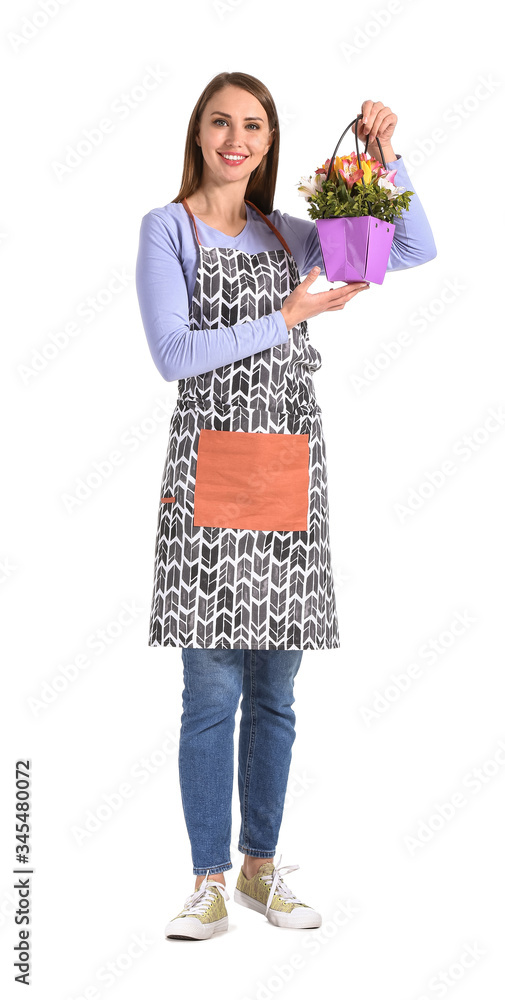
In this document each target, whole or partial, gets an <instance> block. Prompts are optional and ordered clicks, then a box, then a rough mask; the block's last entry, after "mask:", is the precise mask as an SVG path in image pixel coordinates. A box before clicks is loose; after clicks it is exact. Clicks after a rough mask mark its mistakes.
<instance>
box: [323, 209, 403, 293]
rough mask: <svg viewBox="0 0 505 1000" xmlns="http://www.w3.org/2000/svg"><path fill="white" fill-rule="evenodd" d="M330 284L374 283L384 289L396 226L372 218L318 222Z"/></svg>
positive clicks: (344, 218) (362, 216)
mask: <svg viewBox="0 0 505 1000" xmlns="http://www.w3.org/2000/svg"><path fill="white" fill-rule="evenodd" d="M316 226H317V235H318V237H319V245H320V247H321V254H322V257H323V262H324V269H325V271H326V277H327V279H328V281H361V280H362V279H363V278H364V279H365V280H366V281H373V282H374V284H376V285H382V282H383V281H384V275H385V273H386V268H387V263H388V260H389V254H390V252H391V244H392V242H393V236H394V233H395V226H394V225H393V223H391V222H384V221H383V220H382V219H376V218H374V216H373V215H359V216H348V215H344V216H342V217H341V218H338V219H316Z"/></svg>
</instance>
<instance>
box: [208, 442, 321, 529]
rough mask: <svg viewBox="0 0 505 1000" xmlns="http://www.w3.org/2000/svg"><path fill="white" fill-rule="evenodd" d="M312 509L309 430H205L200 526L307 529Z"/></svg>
mask: <svg viewBox="0 0 505 1000" xmlns="http://www.w3.org/2000/svg"><path fill="white" fill-rule="evenodd" d="M308 508H309V435H308V434H276V433H273V434H270V433H268V432H266V431H265V432H263V431H258V432H253V433H249V432H248V431H216V430H210V429H209V428H205V427H204V428H203V429H202V430H201V431H200V436H199V440H198V452H197V461H196V476H195V502H194V524H195V526H205V527H213V528H250V529H252V530H256V531H307V516H308Z"/></svg>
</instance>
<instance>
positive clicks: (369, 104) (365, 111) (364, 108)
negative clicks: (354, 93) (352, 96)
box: [361, 101, 373, 121]
mask: <svg viewBox="0 0 505 1000" xmlns="http://www.w3.org/2000/svg"><path fill="white" fill-rule="evenodd" d="M372 108H373V101H363V104H362V105H361V113H362V115H363V118H362V119H361V121H363V119H364V118H367V117H368V115H369V114H370V111H371V110H372Z"/></svg>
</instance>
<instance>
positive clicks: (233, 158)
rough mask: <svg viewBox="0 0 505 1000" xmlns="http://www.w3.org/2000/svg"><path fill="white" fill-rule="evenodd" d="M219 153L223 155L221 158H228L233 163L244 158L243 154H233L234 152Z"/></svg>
mask: <svg viewBox="0 0 505 1000" xmlns="http://www.w3.org/2000/svg"><path fill="white" fill-rule="evenodd" d="M219 155H220V156H222V157H223V160H230V161H231V162H233V163H240V162H241V161H242V160H245V159H246V157H245V156H239V155H235V154H234V153H219Z"/></svg>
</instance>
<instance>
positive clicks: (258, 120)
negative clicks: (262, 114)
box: [211, 111, 263, 122]
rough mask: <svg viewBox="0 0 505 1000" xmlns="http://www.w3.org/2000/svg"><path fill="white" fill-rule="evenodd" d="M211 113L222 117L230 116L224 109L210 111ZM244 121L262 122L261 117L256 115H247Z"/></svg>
mask: <svg viewBox="0 0 505 1000" xmlns="http://www.w3.org/2000/svg"><path fill="white" fill-rule="evenodd" d="M211 115H222V116H223V118H231V115H228V114H227V113H226V111H211ZM244 121H245V122H262V121H263V118H259V117H258V116H257V115H256V117H254V116H253V115H248V117H247V118H244Z"/></svg>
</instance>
